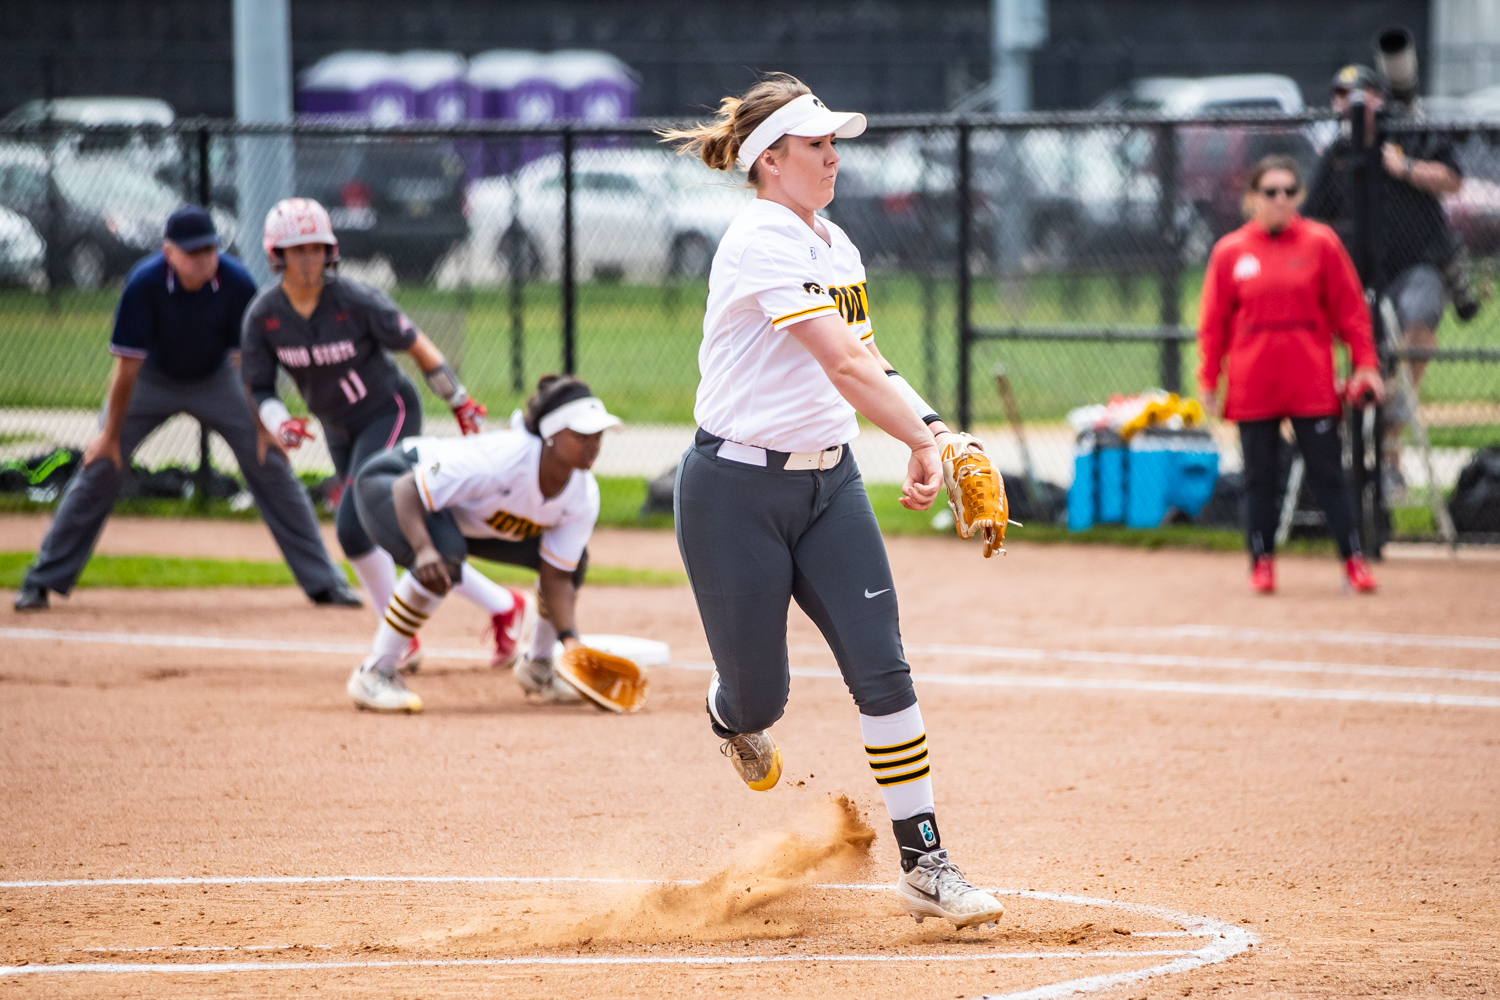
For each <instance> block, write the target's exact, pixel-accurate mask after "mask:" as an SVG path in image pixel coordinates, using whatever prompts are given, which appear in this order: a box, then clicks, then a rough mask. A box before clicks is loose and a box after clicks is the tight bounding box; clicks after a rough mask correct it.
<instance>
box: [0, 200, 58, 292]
mask: <svg viewBox="0 0 1500 1000" xmlns="http://www.w3.org/2000/svg"><path fill="white" fill-rule="evenodd" d="M46 255H47V244H46V243H44V242H43V241H42V238H41V236H39V235H38V234H37V231H36V227H35V226H33V225H32V224H31V223H30V222H29V221H27V219H26V216H24V215H21V214H19V213H18V212H13V211H11V210H10V209H8V208H0V285H27V286H30V287H31V288H40V287H41V286H42V285H44V284H45V283H46Z"/></svg>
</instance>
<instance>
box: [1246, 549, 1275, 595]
mask: <svg viewBox="0 0 1500 1000" xmlns="http://www.w3.org/2000/svg"><path fill="white" fill-rule="evenodd" d="M1250 589H1251V590H1253V591H1255V592H1256V593H1257V594H1274V593H1275V592H1276V564H1275V562H1273V561H1272V559H1271V557H1270V556H1261V557H1260V558H1259V559H1257V560H1255V567H1254V568H1253V569H1251V570H1250Z"/></svg>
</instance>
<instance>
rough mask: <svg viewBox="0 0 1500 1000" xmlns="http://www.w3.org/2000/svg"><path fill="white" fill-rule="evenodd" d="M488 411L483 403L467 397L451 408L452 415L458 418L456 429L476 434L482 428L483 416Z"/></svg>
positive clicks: (486, 414) (487, 413)
mask: <svg viewBox="0 0 1500 1000" xmlns="http://www.w3.org/2000/svg"><path fill="white" fill-rule="evenodd" d="M489 412H490V411H489V410H488V409H486V408H485V405H484V404H483V403H476V402H474V400H473V399H469V398H465V399H464V401H463V402H462V403H459V404H458V405H457V406H455V407H454V408H453V416H454V417H456V418H457V419H458V429H459V431H460V432H462V433H464V434H478V433H479V432H480V431H481V430H483V429H484V418H485V417H486V416H488V415H489Z"/></svg>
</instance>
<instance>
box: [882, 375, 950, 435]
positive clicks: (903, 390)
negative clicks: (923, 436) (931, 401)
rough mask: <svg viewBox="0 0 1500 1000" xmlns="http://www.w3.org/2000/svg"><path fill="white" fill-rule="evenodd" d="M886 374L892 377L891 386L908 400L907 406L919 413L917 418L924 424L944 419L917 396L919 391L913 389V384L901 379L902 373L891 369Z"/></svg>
mask: <svg viewBox="0 0 1500 1000" xmlns="http://www.w3.org/2000/svg"><path fill="white" fill-rule="evenodd" d="M886 374H887V375H889V376H890V379H891V384H892V385H894V386H895V387H896V391H897V392H899V393H900V394H901V398H902V399H904V400H906V402H907V404H908V405H910V406H911V408H912V409H913V410H915V411H916V412H917V416H919V417H921V418H922V423H924V424H930V423H932V422H933V421H934V420H941V419H943V418H942V417H939V416H938V413H937V410H934V409H933V408H932V407H931V406H929V405H928V403H927V400H925V399H923V398H922V397H921V396H919V395H917V390H915V389H913V388H912V387H911V384H910V383H908V382H907V381H906V379H904V378H902V377H901V373H900V372H898V371H896V369H894V368H890V369H887V370H886Z"/></svg>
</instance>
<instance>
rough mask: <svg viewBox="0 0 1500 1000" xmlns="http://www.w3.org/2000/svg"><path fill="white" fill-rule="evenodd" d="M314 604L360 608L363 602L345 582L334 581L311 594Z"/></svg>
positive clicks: (363, 604)
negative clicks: (331, 584) (332, 583)
mask: <svg viewBox="0 0 1500 1000" xmlns="http://www.w3.org/2000/svg"><path fill="white" fill-rule="evenodd" d="M312 599H313V603H314V604H331V605H333V606H334V607H336V608H362V607H364V606H365V602H364V600H363V599H361V598H360V596H359V594H357V593H356V592H355V591H354V589H353V588H352V587H350V586H349V585H348V584H347V583H335V584H334V585H333V586H332V587H329V588H328V589H327V590H320V591H318V592H317V593H316V594H314V595H312Z"/></svg>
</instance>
